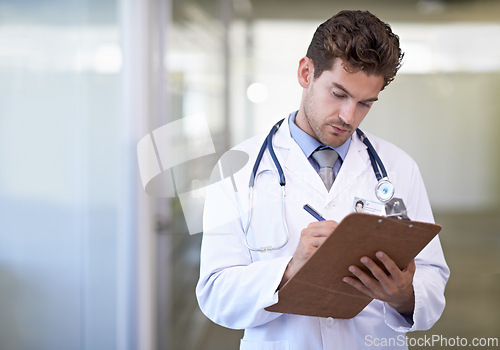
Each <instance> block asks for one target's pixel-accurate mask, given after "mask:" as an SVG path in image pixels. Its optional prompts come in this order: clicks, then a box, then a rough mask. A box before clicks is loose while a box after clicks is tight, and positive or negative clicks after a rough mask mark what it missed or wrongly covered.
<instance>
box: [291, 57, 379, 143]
mask: <svg viewBox="0 0 500 350" xmlns="http://www.w3.org/2000/svg"><path fill="white" fill-rule="evenodd" d="M298 77H299V83H300V85H301V86H302V87H303V88H304V90H303V95H302V103H301V108H300V110H299V112H298V114H297V117H296V118H295V123H296V124H297V126H298V127H299V128H301V129H302V130H304V131H305V132H306V133H308V134H309V135H311V136H312V137H314V138H315V139H316V140H318V141H319V142H321V143H322V144H325V145H328V146H331V147H339V146H341V145H343V144H344V143H345V142H346V141H347V139H348V138H349V137H350V136H351V135H352V133H353V132H354V131H355V130H356V129H357V127H358V126H359V124H360V123H361V122H362V121H363V119H364V118H365V116H366V114H367V113H368V112H369V111H370V108H371V106H372V105H373V103H374V102H375V101H376V100H377V99H378V94H379V92H380V90H381V89H382V85H383V83H384V78H383V77H382V76H379V75H367V74H365V73H364V72H362V71H360V72H356V73H349V72H348V71H347V70H346V69H345V68H344V66H343V63H342V60H341V59H339V58H337V59H335V61H334V64H333V67H332V69H331V70H325V71H323V73H321V75H320V76H319V77H318V78H317V79H314V66H313V63H312V61H311V60H310V59H309V58H307V57H305V58H303V59H302V60H301V61H300V64H299V71H298Z"/></svg>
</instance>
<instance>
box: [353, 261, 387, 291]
mask: <svg viewBox="0 0 500 350" xmlns="http://www.w3.org/2000/svg"><path fill="white" fill-rule="evenodd" d="M349 271H350V272H351V273H352V274H353V275H354V276H356V277H357V278H358V279H359V280H360V281H361V283H363V285H365V286H366V287H367V288H368V289H370V290H371V291H372V292H373V293H374V294H381V293H382V292H383V291H382V290H381V288H380V284H379V282H378V281H377V280H376V279H375V278H373V277H371V276H370V275H368V274H367V273H365V272H364V271H363V270H361V269H360V268H359V267H357V266H355V265H351V266H349Z"/></svg>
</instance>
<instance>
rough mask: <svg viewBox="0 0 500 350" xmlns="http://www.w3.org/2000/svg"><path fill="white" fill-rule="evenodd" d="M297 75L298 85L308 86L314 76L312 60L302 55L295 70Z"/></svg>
mask: <svg viewBox="0 0 500 350" xmlns="http://www.w3.org/2000/svg"><path fill="white" fill-rule="evenodd" d="M297 77H298V80H299V84H300V86H302V87H303V88H308V87H309V85H310V84H311V82H312V80H313V77H314V65H313V62H312V61H311V60H310V59H309V58H308V57H303V58H302V59H301V60H300V61H299V69H298V71H297Z"/></svg>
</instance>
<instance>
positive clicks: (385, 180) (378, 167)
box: [244, 119, 394, 252]
mask: <svg viewBox="0 0 500 350" xmlns="http://www.w3.org/2000/svg"><path fill="white" fill-rule="evenodd" d="M284 120H285V119H281V120H280V121H278V122H277V123H276V124H274V125H273V127H272V128H271V131H270V132H269V134H268V135H267V136H266V138H265V140H264V142H263V143H262V146H261V147H260V150H259V153H258V154H257V158H256V160H255V164H254V166H253V169H252V174H251V175H250V181H249V183H248V186H249V198H248V199H249V214H248V222H247V224H246V225H245V230H244V235H245V245H246V246H247V248H248V249H249V250H252V251H258V252H266V251H271V250H278V249H281V248H283V247H284V246H285V245H286V244H287V243H288V240H289V239H290V233H289V231H288V225H287V222H286V216H285V185H286V180H285V173H284V172H283V168H282V167H281V164H280V162H279V160H278V157H277V156H276V153H275V152H274V148H273V136H274V134H276V132H277V131H278V129H279V127H280V126H281V124H282V123H283V121H284ZM356 133H357V135H358V137H359V138H360V139H361V141H362V142H363V143H364V144H365V145H366V147H367V148H368V155H369V157H370V162H371V165H372V168H373V171H374V173H375V177H376V178H377V181H378V184H377V186H376V190H375V193H376V194H377V198H378V199H379V200H381V201H388V200H390V199H391V198H392V196H393V194H394V186H393V185H392V183H391V182H390V181H389V177H388V175H387V171H386V169H385V167H384V164H383V163H382V160H381V159H380V157H379V155H378V153H377V152H376V151H375V148H374V147H373V145H372V143H371V142H370V140H368V138H367V137H366V135H365V133H364V132H363V131H361V130H360V129H359V128H358V129H356ZM266 148H267V150H268V151H269V154H270V156H271V158H272V160H273V163H274V165H275V167H276V170H277V171H278V175H279V178H280V179H279V181H280V186H281V192H282V193H281V211H282V215H283V218H284V220H283V222H284V223H283V225H284V227H285V232H286V239H285V241H284V242H283V244H281V245H279V246H278V247H271V246H266V247H261V248H255V247H251V246H250V244H249V243H248V231H249V229H250V223H251V221H252V206H253V197H254V188H255V180H256V178H257V172H258V170H259V165H260V163H261V161H262V157H263V156H264V152H265V151H266ZM382 185H384V186H386V192H385V193H390V196H387V198H385V199H383V198H382V196H380V195H379V193H378V191H379V188H381V187H382ZM387 185H389V186H390V187H389V190H387ZM387 191H391V192H387Z"/></svg>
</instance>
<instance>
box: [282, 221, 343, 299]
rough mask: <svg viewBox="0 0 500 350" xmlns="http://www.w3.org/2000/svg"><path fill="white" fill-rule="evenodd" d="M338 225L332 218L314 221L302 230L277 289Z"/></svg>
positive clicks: (298, 268)
mask: <svg viewBox="0 0 500 350" xmlns="http://www.w3.org/2000/svg"><path fill="white" fill-rule="evenodd" d="M338 225H339V223H338V222H336V221H333V220H325V221H315V222H311V223H310V224H309V225H308V226H307V228H305V229H303V230H302V232H301V233H300V240H299V244H298V246H297V250H296V251H295V253H294V254H293V257H292V260H290V262H289V263H288V266H287V268H286V270H285V273H284V274H283V278H282V279H281V283H280V285H279V287H278V289H279V288H281V287H282V286H283V285H284V284H285V283H286V282H287V281H288V280H289V279H290V278H292V276H293V275H295V273H296V272H297V271H299V270H300V268H301V267H302V266H303V265H304V264H305V263H306V261H307V260H308V259H309V258H310V257H311V256H312V255H313V254H314V253H315V252H316V250H317V249H318V248H319V246H320V245H321V244H323V242H324V241H325V240H326V238H327V237H328V236H330V235H331V234H332V232H333V231H335V229H336V228H337V226H338Z"/></svg>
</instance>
